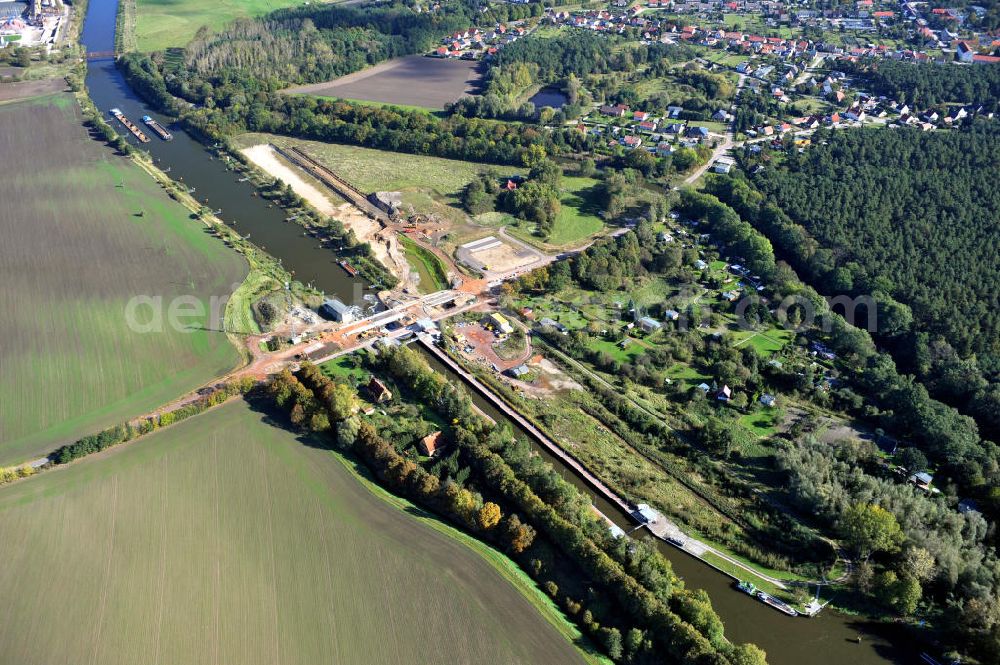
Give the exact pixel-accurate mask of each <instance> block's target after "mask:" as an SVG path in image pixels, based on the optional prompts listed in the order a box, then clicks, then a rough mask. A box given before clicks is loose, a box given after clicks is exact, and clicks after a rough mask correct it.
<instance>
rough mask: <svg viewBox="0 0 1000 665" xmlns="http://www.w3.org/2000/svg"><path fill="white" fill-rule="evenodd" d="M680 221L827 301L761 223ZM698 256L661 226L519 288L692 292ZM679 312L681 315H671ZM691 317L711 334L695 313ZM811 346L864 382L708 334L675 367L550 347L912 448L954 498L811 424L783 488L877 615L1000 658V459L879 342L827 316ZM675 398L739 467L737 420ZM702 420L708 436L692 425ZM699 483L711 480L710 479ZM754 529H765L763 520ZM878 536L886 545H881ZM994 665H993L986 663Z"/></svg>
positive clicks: (776, 539)
mask: <svg viewBox="0 0 1000 665" xmlns="http://www.w3.org/2000/svg"><path fill="white" fill-rule="evenodd" d="M680 210H682V211H683V213H684V214H685V216H689V217H693V218H702V219H703V224H702V226H701V227H700V228H701V229H703V230H710V231H711V234H712V238H713V240H716V241H720V242H718V245H719V246H720V249H721V250H722V252H723V255H724V256H728V257H735V256H741V254H737V252H746V251H748V250H747V247H751V246H753V245H754V244H758V243H759V245H760V248H759V249H758V250H756V251H759V252H760V253H761V255H762V257H764V261H766V262H767V263H768V264H769V265H770V266H771V278H770V279H769V283H770V287H769V289H768V294H767V297H768V298H769V299H771V298H772V296H773V299H774V300H775V301H777V300H781V299H783V298H785V297H788V296H791V295H796V296H799V297H802V298H805V299H808V300H816V299H817V296H816V293H815V292H814V291H812V290H811V289H810V288H809V287H808V286H806V285H804V284H802V283H801V282H800V281H799V280H798V278H797V277H796V275H795V273H794V272H792V271H791V269H790V268H789V267H788V266H787V265H786V264H783V263H781V262H778V263H777V264H774V263H773V256H772V257H771V258H770V260H768V259H767V258H766V254H767V252H766V251H765V249H766V245H765V244H764V243H766V240H764V241H763V242H761V241H760V240H754V238H755V237H759V233H758V232H757V231H755V230H754V229H753V228H748V226H744V225H746V224H747V223H746V222H745V221H741V220H740V218H739V216H738V215H736V214H735V212H734V211H733V209H732V208H731V207H730V206H728V205H726V204H724V203H722V202H720V201H719V200H718V199H717V198H716V197H715V196H713V195H710V194H703V193H698V192H693V191H686V192H683V194H682V201H681V207H680ZM698 256H699V255H698V254H697V252H696V251H694V250H681V249H680V248H679V247H677V246H676V244H663V243H660V244H657V243H656V242H655V234H654V233H653V232H652V230H651V227H650V225H649V224H648V222H645V221H641V222H640V223H639V225H638V227H637V229H636V230H635V232H634V233H628V234H625V235H624V236H622V237H620V238H616V239H613V240H612V239H608V240H604V241H599V242H598V243H595V244H594V245H593V246H591V247H590V248H588V249H587V250H586V251H584V252H582V253H580V254H579V255H577V256H575V257H574V258H573V259H572V260H571V261H569V262H563V263H557V264H553V265H552V266H548V267H547V268H545V269H543V270H540V271H536V272H535V273H532V274H530V275H527V276H524V277H522V278H521V280H520V281H519V283H518V286H519V288H520V289H521V290H522V291H524V292H537V291H543V292H550V293H555V292H558V291H559V290H560V289H563V288H565V287H566V286H567V285H569V284H570V283H572V282H575V283H576V284H577V285H579V286H582V287H584V288H587V289H593V290H596V291H615V292H620V291H622V290H628V289H630V288H634V286H635V284H636V283H637V280H640V279H641V278H642V277H643V276H644V275H647V274H657V275H660V276H666V277H669V278H670V279H672V280H681V282H683V281H684V280H686V279H690V276H689V275H690V271H689V270H686V269H684V267H683V266H685V265H690V263H691V262H692V261H693V260H694V259H695V258H697V257H698ZM758 260H760V259H758ZM567 263H568V264H569V265H567ZM762 272H763V271H762ZM821 305H822V301H817V307H820V308H821ZM665 306H674V307H676V306H677V305H676V304H673V303H670V302H668V303H666V304H665V305H664V307H665ZM652 313H653V315H654V316H655V315H658V313H659V312H658V310H653V311H652ZM758 314H759V316H760V317H761V319H762V320H768V319H771V316H772V315H771V314H769V312H768V310H767V308H762V309H760V310H759V311H758ZM685 315H686V316H688V317H692V321H698V319H697V318H695V317H696V316H697V311H696V310H695V309H693V308H692V309H689V310H686V311H685ZM824 319H827V320H824ZM712 325H718V322H714V323H713V324H712ZM827 330H828V331H829V332H824V331H827ZM543 334H545V330H544V329H543ZM800 334H805V335H807V336H810V337H812V336H814V335H822V336H824V338H825V339H826V341H827V343H828V344H830V346H831V347H832V348H834V349H836V351H837V354H838V355H839V356H840V358H841V360H842V361H843V363H844V366H846V367H852V368H855V369H856V370H857V371H856V372H848V373H845V374H843V375H842V377H841V379H842V380H840V381H838V382H837V384H836V386H835V387H834V388H833V389H832V390H829V391H823V390H815V389H813V385H814V381H813V376H812V369H811V368H809V367H806V366H796V365H795V360H794V355H789V356H788V357H783V358H782V361H783V363H779V364H778V365H771V364H765V363H763V362H762V361H760V359H759V358H757V357H756V356H755V354H754V353H753V352H752V351H751V350H750V349H748V348H744V349H742V352H741V351H740V350H739V349H735V348H733V347H732V346H731V345H730V344H727V342H726V340H725V339H720V340H715V339H713V338H711V337H709V336H706V335H703V334H702V333H701V332H700V329H698V328H697V327H695V328H693V329H690V330H687V331H682V330H677V331H671V332H670V333H669V334H668V335H667V336H666V338H665V339H664V340H663V341H662V352H661V353H648V352H647V353H644V354H642V355H641V356H639V357H638V358H635V359H629V360H623V361H616V360H614V359H612V358H611V357H608V356H607V354H601V353H598V352H594V351H589V350H588V349H587V346H588V345H587V339H588V334H587V333H586V332H583V331H574V332H572V333H570V334H569V335H558V334H557V333H555V331H553V334H552V335H551V336H550V337H551V339H553V340H558V341H557V342H555V343H558V345H559V348H560V349H561V350H562V351H563V352H565V353H568V354H570V355H572V356H574V357H576V358H578V359H580V360H582V361H586V362H590V363H593V364H594V365H595V366H597V367H599V368H601V369H602V370H603V371H605V372H608V373H610V374H612V375H616V376H626V377H628V378H629V380H632V381H636V382H638V383H643V384H646V385H649V386H658V387H662V386H663V383H664V382H663V377H664V374H663V373H664V371H665V370H666V369H667V368H669V367H670V366H672V365H673V364H674V362H675V360H674V359H683V360H684V361H685V362H689V363H692V364H694V365H695V366H697V367H698V368H699V370H700V371H702V372H704V373H705V374H707V375H710V376H712V377H714V378H715V380H716V381H717V382H718V383H720V384H721V383H722V382H723V381H725V382H726V383H727V384H728V385H731V386H737V387H739V389H740V390H744V391H748V392H751V393H753V394H757V393H759V392H760V391H765V390H770V389H776V388H777V389H779V390H780V391H781V393H782V394H795V395H798V396H800V397H803V398H808V400H809V401H811V402H813V403H815V404H817V405H822V406H824V407H832V408H834V409H836V410H840V411H843V412H845V413H848V414H850V415H851V416H852V417H855V418H858V419H859V420H863V421H866V422H868V423H869V425H870V426H871V427H873V428H875V427H878V428H881V431H884V432H887V433H891V436H892V437H898V438H897V439H896V440H897V441H899V442H900V443H899V448H898V451H897V454H896V456H895V458H894V461H896V462H897V463H898V464H905V465H906V468H915V469H916V468H935V469H936V472H937V475H936V480H935V482H936V484H938V485H939V487H942V488H944V492H945V495H944V496H941V495H933V494H927V493H924V492H922V491H920V490H918V489H917V488H915V487H914V486H913V485H912V484H910V483H908V482H906V476H905V475H901V474H897V473H893V472H892V471H891V470H890V469H889V467H888V466H887V465H886V464H885V459H884V456H883V453H882V452H880V450H879V448H878V447H877V446H876V445H875V443H874V442H872V441H854V440H850V441H847V440H845V441H842V442H835V443H832V444H831V443H830V442H827V441H824V442H820V441H818V440H817V438H816V437H817V436H818V431H817V428H818V427H819V425H818V424H815V423H810V419H809V418H807V419H805V421H804V423H803V425H802V427H801V428H792V429H791V430H790V431H789V432H788V433H785V434H782V435H780V445H777V447H776V450H777V452H776V455H775V457H774V458H773V461H772V464H773V466H774V468H775V470H776V471H778V472H780V473H781V474H782V476H781V478H782V480H784V481H786V482H783V483H779V486H780V487H782V488H783V489H782V491H784V492H786V493H787V498H788V501H789V502H790V504H791V505H794V506H795V507H796V508H797V509H799V510H800V511H801V513H802V514H803V515H809V516H812V517H815V518H817V519H819V520H820V521H821V522H822V523H823V524H824V526H825V527H826V528H827V529H828V530H829V531H830V532H832V533H836V534H838V535H839V536H841V538H842V539H843V540H842V542H843V544H844V545H845V546H846V547H848V548H849V549H850V550H851V551H852V553H853V554H854V555H856V556H857V560H858V561H859V562H860V563H859V569H858V571H857V572H858V575H857V578H856V581H857V583H858V586H859V590H860V591H862V592H863V594H864V595H865V596H866V597H867V598H868V599H869V601H870V602H872V603H875V604H877V605H879V606H882V607H884V608H885V609H887V610H889V611H891V612H893V613H895V614H899V615H902V616H911V615H915V614H917V615H920V616H921V617H925V618H926V619H928V620H929V621H931V622H932V623H933V624H934V625H935V629H936V630H937V631H938V634H939V635H940V636H941V638H942V642H943V643H945V644H947V645H948V646H949V648H952V649H955V650H957V651H959V652H964V653H970V652H972V653H976V654H977V655H978V656H979V657H983V656H986V655H989V654H991V653H996V649H997V646H998V645H1000V607H998V606H997V604H996V603H995V602H994V599H995V598H996V594H997V591H998V589H1000V561H998V559H997V556H996V551H995V546H994V544H993V543H994V542H995V538H996V532H995V528H993V527H991V526H990V524H989V522H988V521H987V520H986V519H984V515H989V514H995V513H996V510H997V508H998V507H1000V490H998V489H997V488H998V481H1000V466H998V459H1000V451H998V449H997V447H996V445H994V444H992V443H990V442H988V441H981V440H980V439H979V436H978V432H977V428H976V425H975V423H974V422H972V420H971V419H970V418H968V417H965V416H962V415H961V414H960V413H958V412H957V411H956V410H955V409H953V408H951V407H948V406H946V405H944V404H942V403H940V402H938V401H935V400H933V399H931V398H930V396H929V395H928V394H927V391H926V390H925V389H924V388H923V387H922V386H920V385H919V384H915V383H914V382H913V380H912V378H910V377H907V376H902V375H900V374H899V373H898V372H897V370H896V367H895V364H894V362H893V360H892V359H891V358H890V357H889V356H888V355H886V354H882V353H878V352H877V350H876V349H875V347H874V345H873V343H872V340H871V339H870V338H869V337H868V334H867V333H866V332H865V331H863V330H858V329H856V328H853V327H850V326H846V325H844V322H843V319H842V318H840V317H838V316H835V315H833V314H831V313H829V312H828V311H827V312H824V313H822V315H821V316H820V317H819V318H818V319H817V320H816V326H815V327H807V328H806V329H804V330H802V331H800ZM658 343H660V342H658ZM602 356H603V357H602ZM666 390H667V392H668V394H670V395H671V396H672V398H673V399H676V400H678V401H680V402H681V403H682V404H683V405H684V406H683V408H684V413H685V414H686V417H687V418H689V419H690V422H688V423H687V424H688V425H691V426H692V429H690V430H688V431H686V432H684V434H685V436H684V437H683V438H684V439H686V440H688V441H697V442H700V443H701V445H702V447H703V448H704V449H705V450H709V451H711V452H712V453H713V454H714V455H717V456H721V457H725V456H728V455H729V454H730V452H731V448H732V445H733V442H732V438H733V434H732V433H731V432H727V431H726V427H727V422H726V421H725V420H724V417H720V416H718V415H712V411H711V409H710V408H708V409H706V407H705V405H704V404H702V403H700V402H699V401H698V400H693V399H691V397H690V396H689V394H688V393H687V391H684V390H679V389H671V388H669V387H668V388H667V389H666ZM609 408H610V407H609ZM698 420H703V421H704V422H705V423H706V424H705V425H704V426H703V427H700V426H699V425H693V424H692V423H695V422H696V421H698ZM699 427H700V429H699ZM796 430H798V431H796ZM675 431H678V432H679V431H682V430H681V429H678V430H675ZM644 436H645V440H646V441H648V442H651V443H652V444H653V445H654V446H656V445H668V446H669V445H674V446H677V445H678V442H673V443H666V444H665V443H664V442H662V441H659V440H657V438H656V436H655V433H654V432H652V431H650V432H645V433H644ZM637 445H638V444H637ZM684 456H685V458H686V459H688V460H697V459H698V454H697V452H695V451H694V450H687V451H686V452H684ZM699 473H701V474H703V475H706V476H707V475H709V474H708V472H707V471H705V470H702V469H701V468H699ZM733 475H738V474H730V475H729V476H727V482H728V483H731V485H730V486H735V482H734V480H733V478H732V476H733ZM965 492H972V493H973V494H972V495H971V496H974V497H975V499H976V500H977V502H978V506H979V508H980V510H982V511H983V512H982V513H980V512H969V513H965V514H962V513H960V512H959V511H958V510H956V507H955V506H956V504H957V503H958V499H959V497H962V496H966V497H968V496H970V495H969V494H965ZM744 516H745V517H748V518H751V519H752V518H753V517H754V514H753V511H746V512H745V513H744ZM876 524H877V525H878V526H877V527H876V526H874V525H876ZM861 525H865V526H864V527H863V528H862V526H861ZM771 526H777V525H771ZM780 526H781V528H782V529H783V532H782V533H781V534H780V535H772V536H771V537H769V538H768V540H767V542H768V543H769V547H770V549H771V550H772V551H779V550H780V549H781V547H782V546H785V547H794V545H795V543H796V539H797V534H796V531H795V529H794V528H793V526H791V525H788V524H782V525H780ZM755 528H757V529H762V530H763V531H766V530H767V520H766V519H765V520H763V521H761V522H757V523H755ZM874 532H877V533H878V534H879V537H878V538H873V537H872V533H874ZM799 544H801V541H800V542H799ZM730 546H734V547H736V545H734V544H730ZM738 550H739V551H740V552H741V553H743V554H744V555H746V556H750V557H752V558H755V559H759V558H760V556H761V554H760V553H759V552H755V551H750V550H749V549H745V548H739V547H738ZM984 662H992V661H990V660H989V659H988V658H986V659H985V661H984Z"/></svg>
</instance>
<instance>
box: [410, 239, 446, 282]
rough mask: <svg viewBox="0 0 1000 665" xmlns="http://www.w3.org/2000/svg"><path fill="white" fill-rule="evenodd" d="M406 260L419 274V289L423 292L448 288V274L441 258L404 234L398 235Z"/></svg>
mask: <svg viewBox="0 0 1000 665" xmlns="http://www.w3.org/2000/svg"><path fill="white" fill-rule="evenodd" d="M399 241H400V244H402V245H403V251H404V252H405V253H406V262H407V263H409V264H410V267H411V268H413V269H414V270H416V271H417V274H418V275H420V290H421V291H422V292H423V293H434V292H435V291H441V290H442V289H447V288H448V275H447V274H446V272H445V267H444V265H442V264H441V259H439V258H438V257H437V256H435V255H434V253H433V252H431V251H430V250H428V249H425V248H423V247H421V246H420V245H418V244H417V243H415V242H414V241H413V240H411V239H410V238H407V237H406V236H404V235H400V237H399Z"/></svg>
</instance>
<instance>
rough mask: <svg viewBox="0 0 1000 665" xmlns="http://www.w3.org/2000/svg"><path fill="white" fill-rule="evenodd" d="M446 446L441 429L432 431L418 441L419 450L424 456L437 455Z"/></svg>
mask: <svg viewBox="0 0 1000 665" xmlns="http://www.w3.org/2000/svg"><path fill="white" fill-rule="evenodd" d="M444 447H445V442H444V441H443V440H442V435H441V432H440V431H437V432H432V433H431V434H428V435H427V436H425V437H424V438H422V439H420V441H418V442H417V450H419V451H420V454H421V455H423V456H424V457H435V456H436V455H437V454H438V453H440V452H441V450H442V449H443V448H444Z"/></svg>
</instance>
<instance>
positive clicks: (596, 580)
mask: <svg viewBox="0 0 1000 665" xmlns="http://www.w3.org/2000/svg"><path fill="white" fill-rule="evenodd" d="M372 362H373V365H374V367H376V368H379V369H381V370H383V371H384V372H385V374H386V375H388V376H390V377H392V379H393V380H394V381H396V382H397V385H399V386H401V387H402V388H403V389H404V390H406V391H408V392H410V393H411V394H412V395H413V396H414V398H415V399H418V400H421V401H422V402H423V403H426V404H428V405H429V406H431V407H432V408H433V409H434V410H436V411H438V412H439V413H440V414H441V415H442V416H444V417H445V418H446V419H447V420H448V421H449V422H452V423H454V426H453V427H452V428H451V429H450V432H449V438H450V439H451V440H452V441H453V442H454V443H455V445H456V446H457V448H458V451H459V455H460V458H461V460H462V463H463V464H466V465H468V467H469V468H470V470H471V472H472V475H471V476H469V475H465V482H464V483H461V484H460V483H457V482H455V481H454V479H453V478H448V479H445V480H444V481H442V480H441V479H439V478H438V477H437V476H436V475H433V473H431V472H430V471H427V470H426V469H425V468H424V467H423V466H422V465H421V464H419V463H416V462H414V461H413V460H411V459H409V458H407V457H405V456H403V455H401V454H400V453H399V452H398V451H397V449H396V447H395V446H393V445H392V444H391V443H389V442H388V441H386V440H385V439H382V438H381V437H380V436H379V434H378V432H377V431H376V430H375V428H373V427H372V426H371V425H370V424H368V423H364V422H361V421H360V420H359V419H358V418H357V417H356V416H354V415H351V411H352V410H351V408H350V405H349V404H347V403H345V402H343V401H340V402H336V400H334V399H333V398H332V396H333V395H334V393H335V392H337V391H341V392H342V390H341V389H340V388H337V384H335V383H334V382H333V381H332V380H331V379H329V378H328V377H326V376H324V375H323V374H322V372H320V371H318V370H317V369H316V368H315V367H312V366H311V365H309V364H308V363H307V364H305V365H304V366H303V367H302V369H301V370H300V371H299V372H298V373H297V374H291V373H290V372H283V373H281V374H279V375H277V376H276V377H274V378H273V379H272V381H271V383H270V385H269V387H268V389H267V392H268V394H269V395H270V397H271V399H273V400H274V401H275V403H277V404H279V405H280V406H281V407H282V408H283V409H284V410H285V411H286V412H287V413H289V416H290V417H291V418H293V422H294V421H296V420H297V421H298V423H299V424H300V426H304V427H306V428H308V429H313V430H314V431H317V432H320V433H324V434H325V435H326V436H329V437H331V438H332V439H333V440H334V441H335V442H336V443H337V445H340V446H343V447H345V448H347V449H350V450H352V451H354V452H355V453H356V454H358V455H359V456H360V457H361V458H362V459H363V460H364V461H365V463H366V464H368V465H369V466H371V467H372V469H373V471H374V472H375V473H376V475H377V476H378V477H379V478H380V480H381V481H382V482H384V483H385V484H387V485H388V486H390V487H391V488H392V489H393V490H394V491H397V492H401V493H403V494H406V495H407V496H410V497H412V498H414V499H415V500H417V501H418V502H420V503H421V504H422V505H425V506H427V507H429V508H431V509H432V510H435V511H437V512H439V513H441V514H443V515H445V516H447V517H448V518H449V519H451V520H453V521H454V522H455V523H456V524H458V525H459V526H460V527H461V528H463V529H466V530H468V531H470V532H472V533H474V534H476V535H477V536H478V537H481V538H484V539H486V540H489V541H491V542H496V543H497V544H498V546H500V547H502V548H503V549H505V550H506V551H507V552H508V553H510V554H511V556H512V557H514V558H515V560H517V561H518V562H519V563H521V564H522V565H524V566H525V568H526V569H527V570H528V572H529V573H530V574H532V575H533V576H534V577H535V578H536V579H538V580H539V583H540V584H541V585H542V587H543V588H544V589H545V590H546V591H547V592H548V593H549V594H551V595H553V596H554V597H556V598H557V599H558V598H559V586H558V584H556V583H555V582H554V581H553V579H551V578H550V577H549V575H548V573H547V572H546V566H545V565H544V564H543V562H542V561H540V560H539V559H538V558H537V556H538V554H537V549H538V547H541V546H543V543H542V542H541V541H544V542H545V543H548V544H549V545H545V546H546V547H554V548H555V549H554V550H552V551H551V553H552V554H554V555H556V556H558V557H559V558H561V559H564V560H565V561H567V562H569V563H571V564H572V566H574V567H575V568H577V569H578V570H579V571H580V573H582V574H583V575H584V576H585V577H586V578H587V579H589V580H590V584H591V585H594V586H595V587H596V588H599V589H600V590H601V593H600V595H606V596H607V599H608V600H607V602H611V603H613V604H614V605H615V606H616V607H618V608H620V609H617V610H615V611H613V612H610V613H608V612H606V611H604V610H603V609H602V608H604V605H603V602H605V601H602V602H600V603H599V602H597V601H596V600H593V599H592V600H591V601H589V602H590V604H591V606H592V607H591V608H588V609H587V610H586V611H582V609H583V608H582V607H581V600H577V599H573V598H570V597H569V596H566V597H564V598H563V605H564V607H566V608H567V613H568V614H570V615H572V618H575V619H576V620H577V621H578V623H580V624H581V627H582V628H583V629H584V630H585V631H586V632H587V633H588V634H589V635H590V636H591V637H592V638H594V640H595V642H596V643H598V644H600V645H601V647H602V650H603V651H604V652H605V653H606V654H607V655H608V656H609V657H611V658H612V659H613V660H614V661H616V662H632V663H653V662H682V663H696V662H697V663H717V664H719V665H724V664H726V663H733V664H739V665H754V664H762V663H764V655H763V652H761V651H760V650H759V649H757V648H756V647H753V646H751V645H740V646H735V645H732V644H730V643H728V642H727V641H725V639H724V638H723V633H722V624H721V622H720V621H719V619H718V616H717V615H715V613H714V612H713V611H712V609H711V605H710V604H709V602H708V599H707V596H705V595H704V594H703V593H693V592H689V591H685V590H683V588H682V585H681V584H680V582H679V580H678V579H677V578H676V576H675V575H674V574H673V573H672V571H671V570H670V566H669V563H667V562H666V561H665V560H664V559H663V558H662V557H661V556H660V555H659V554H658V553H657V552H656V550H655V549H654V548H651V547H649V546H648V545H646V544H645V543H641V542H634V543H632V545H631V546H629V545H627V544H626V543H624V542H621V541H618V540H616V539H614V538H612V537H611V536H610V535H609V534H608V532H607V529H606V527H605V526H604V525H603V524H601V523H599V522H598V521H597V520H595V519H594V517H593V516H592V513H591V511H590V509H589V500H588V499H587V498H586V497H585V496H582V495H580V494H579V493H578V492H577V491H576V490H575V488H573V487H572V486H571V485H569V484H568V483H566V481H564V480H563V479H562V478H560V477H559V475H558V474H556V473H555V472H554V471H553V470H552V468H551V467H550V466H549V465H547V464H545V463H543V462H541V460H540V459H539V458H538V457H537V456H535V455H532V454H531V452H530V449H529V448H527V445H526V444H525V443H523V442H518V441H517V440H515V439H514V437H513V436H511V434H510V432H509V430H506V429H505V428H500V427H496V426H494V425H493V424H491V423H488V422H487V421H486V420H484V419H482V418H481V417H480V416H478V415H477V414H475V412H474V411H473V409H472V407H471V403H470V401H469V399H468V396H467V395H466V394H465V393H464V391H462V390H461V389H460V388H457V387H455V386H453V385H451V384H449V383H448V382H447V381H446V380H445V379H444V378H443V377H442V376H440V375H438V374H436V373H434V372H433V371H432V370H431V369H430V367H429V366H427V364H426V363H425V362H424V361H423V360H422V359H421V358H419V356H418V355H417V354H416V353H414V352H413V351H410V350H408V349H406V348H405V347H399V348H388V349H384V350H382V351H381V352H380V354H379V356H378V357H377V358H375V359H374V360H373V361H372ZM335 403H336V406H334V404H335ZM319 413H325V415H326V420H325V421H324V419H323V418H320V417H317V414H319ZM341 417H343V419H342V420H338V418H341ZM532 554H535V556H530V555H532ZM595 590H596V589H595ZM592 609H593V611H592ZM622 611H624V612H625V614H621V612H622ZM598 616H604V617H605V620H606V623H605V624H604V625H602V624H601V623H600V622H599V621H598V618H597V617H598ZM623 622H624V625H623ZM630 624H631V626H630Z"/></svg>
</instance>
